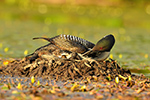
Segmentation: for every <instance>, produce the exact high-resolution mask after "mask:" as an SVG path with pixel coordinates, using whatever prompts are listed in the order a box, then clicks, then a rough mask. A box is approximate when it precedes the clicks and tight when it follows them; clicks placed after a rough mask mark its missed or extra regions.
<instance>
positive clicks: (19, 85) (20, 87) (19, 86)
mask: <svg viewBox="0 0 150 100" xmlns="http://www.w3.org/2000/svg"><path fill="white" fill-rule="evenodd" d="M17 88H18V89H20V90H21V89H22V86H21V83H20V82H19V83H18V86H17Z"/></svg>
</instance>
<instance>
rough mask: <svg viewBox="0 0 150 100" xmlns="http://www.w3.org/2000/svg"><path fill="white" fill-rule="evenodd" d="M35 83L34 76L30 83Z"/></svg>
mask: <svg viewBox="0 0 150 100" xmlns="http://www.w3.org/2000/svg"><path fill="white" fill-rule="evenodd" d="M34 82H35V79H34V76H32V77H31V83H32V84H33V83H34Z"/></svg>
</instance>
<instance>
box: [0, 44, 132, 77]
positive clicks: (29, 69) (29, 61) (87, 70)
mask: <svg viewBox="0 0 150 100" xmlns="http://www.w3.org/2000/svg"><path fill="white" fill-rule="evenodd" d="M0 74H3V75H11V76H15V75H17V76H21V77H22V76H25V77H31V76H35V77H50V78H53V79H61V80H73V79H85V78H87V77H93V76H96V77H102V76H108V75H110V76H111V78H114V77H116V76H117V75H122V76H129V75H131V73H130V71H129V70H125V69H123V68H121V67H120V66H119V65H118V64H117V62H116V61H115V60H112V59H111V60H106V61H96V60H94V59H91V58H85V57H83V56H82V55H81V54H78V53H75V52H68V51H63V50H61V49H60V48H58V47H57V46H55V45H53V44H47V45H45V46H42V47H40V48H38V49H37V50H35V52H34V53H33V54H31V55H29V56H27V57H25V58H23V59H22V60H14V61H12V62H11V63H9V64H8V65H7V66H3V67H2V68H1V69H0Z"/></svg>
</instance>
